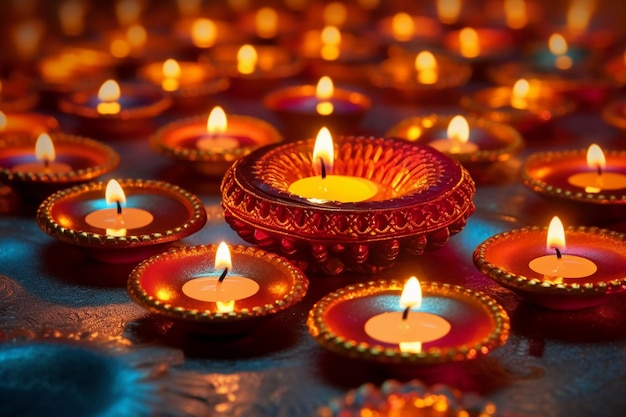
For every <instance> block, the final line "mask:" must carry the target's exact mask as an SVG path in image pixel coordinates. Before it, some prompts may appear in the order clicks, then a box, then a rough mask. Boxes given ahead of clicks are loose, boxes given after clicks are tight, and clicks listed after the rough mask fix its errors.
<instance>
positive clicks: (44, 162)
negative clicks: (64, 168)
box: [43, 158, 50, 169]
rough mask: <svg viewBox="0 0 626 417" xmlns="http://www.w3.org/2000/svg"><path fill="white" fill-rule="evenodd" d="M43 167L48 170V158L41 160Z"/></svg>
mask: <svg viewBox="0 0 626 417" xmlns="http://www.w3.org/2000/svg"><path fill="white" fill-rule="evenodd" d="M43 167H44V168H45V169H48V168H50V160H49V159H48V158H44V159H43Z"/></svg>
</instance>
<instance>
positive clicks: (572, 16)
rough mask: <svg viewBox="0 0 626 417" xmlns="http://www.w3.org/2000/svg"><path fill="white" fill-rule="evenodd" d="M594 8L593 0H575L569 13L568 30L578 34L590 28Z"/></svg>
mask: <svg viewBox="0 0 626 417" xmlns="http://www.w3.org/2000/svg"><path fill="white" fill-rule="evenodd" d="M594 7H595V2H594V1H593V0H573V1H572V2H571V4H570V7H569V9H568V11H567V28H568V29H569V30H570V31H571V32H573V33H576V34H580V33H583V32H584V31H585V30H586V29H587V26H589V20H591V15H592V14H593V9H594Z"/></svg>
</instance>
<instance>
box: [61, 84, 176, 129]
mask: <svg viewBox="0 0 626 417" xmlns="http://www.w3.org/2000/svg"><path fill="white" fill-rule="evenodd" d="M171 103H172V98H171V97H170V96H169V95H167V94H165V93H164V92H163V90H161V89H160V88H157V87H154V86H151V85H148V84H145V85H140V84H130V83H125V84H122V85H120V84H118V83H117V82H116V81H115V80H112V79H111V80H107V81H105V82H104V83H103V84H102V85H101V86H100V88H99V89H98V90H97V91H96V90H91V89H90V90H84V91H78V92H75V93H71V94H68V95H65V96H63V97H62V98H61V99H60V100H59V109H60V110H61V111H63V112H64V113H67V114H71V115H74V116H77V117H78V118H80V120H81V121H82V122H83V126H82V128H83V129H84V130H87V131H89V132H92V133H93V134H94V135H98V136H103V137H107V138H113V137H115V136H118V135H120V136H130V135H133V134H137V133H139V132H142V131H144V130H147V129H148V128H149V127H151V121H152V119H153V118H154V117H156V116H158V115H159V114H161V113H162V112H163V111H165V110H166V109H167V108H169V107H170V105H171Z"/></svg>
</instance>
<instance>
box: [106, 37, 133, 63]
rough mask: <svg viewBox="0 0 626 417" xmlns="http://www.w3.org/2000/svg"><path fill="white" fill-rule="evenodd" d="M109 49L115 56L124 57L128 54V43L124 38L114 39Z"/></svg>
mask: <svg viewBox="0 0 626 417" xmlns="http://www.w3.org/2000/svg"><path fill="white" fill-rule="evenodd" d="M109 51H110V52H111V55H113V56H114V57H115V58H125V57H127V56H128V55H129V54H130V44H129V43H128V42H127V41H125V40H124V39H114V40H113V41H112V42H111V46H110V47H109Z"/></svg>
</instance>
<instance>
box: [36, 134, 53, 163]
mask: <svg viewBox="0 0 626 417" xmlns="http://www.w3.org/2000/svg"><path fill="white" fill-rule="evenodd" d="M35 158H37V160H38V161H46V162H52V161H54V160H55V158H56V153H55V152H54V144H53V143H52V139H51V138H50V136H49V135H48V134H47V133H42V134H41V135H39V137H38V138H37V142H35Z"/></svg>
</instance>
